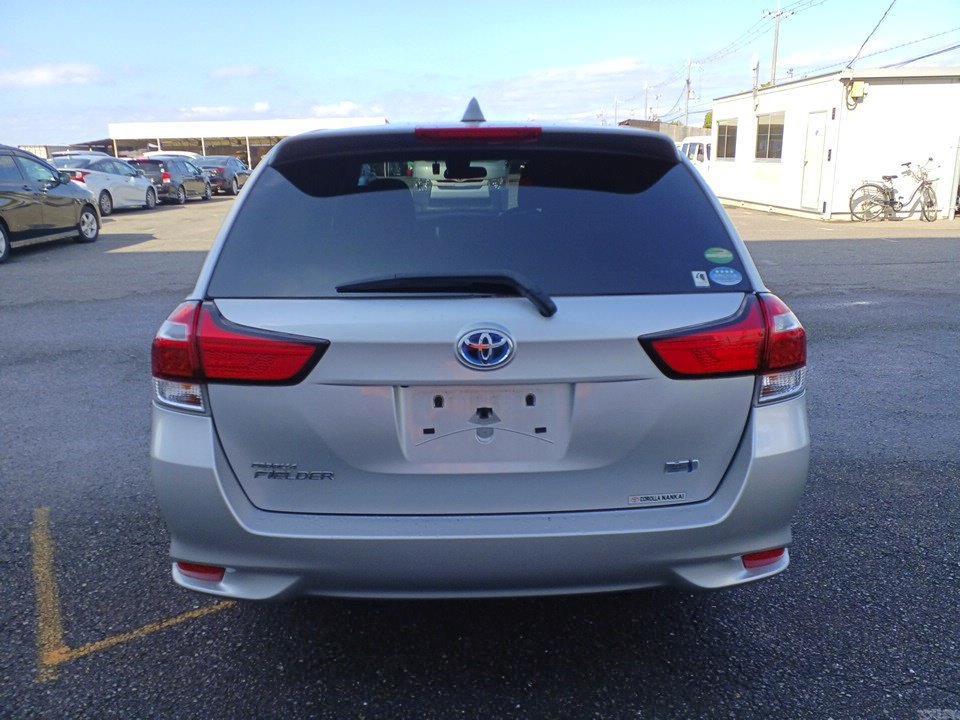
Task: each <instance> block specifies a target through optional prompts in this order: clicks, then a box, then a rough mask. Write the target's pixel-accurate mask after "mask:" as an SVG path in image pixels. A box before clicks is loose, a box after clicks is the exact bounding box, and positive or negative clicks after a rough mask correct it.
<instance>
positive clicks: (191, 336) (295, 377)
mask: <svg viewBox="0 0 960 720" xmlns="http://www.w3.org/2000/svg"><path fill="white" fill-rule="evenodd" d="M328 346H329V343H328V342H327V341H325V340H318V341H313V340H306V339H303V338H299V337H291V336H287V335H283V334H280V333H272V332H267V331H262V330H257V329H255V328H248V327H244V326H241V325H235V324H233V323H231V322H230V321H229V320H226V319H225V318H224V317H223V316H222V315H221V314H220V312H219V311H218V310H217V306H216V305H214V304H213V303H212V302H207V303H203V304H201V303H199V302H185V303H183V304H181V305H180V306H178V307H177V309H176V310H174V311H173V313H171V315H170V317H169V318H167V321H166V322H165V323H163V325H161V326H160V330H159V331H158V332H157V335H156V337H155V338H154V340H153V350H152V365H153V377H154V379H155V380H154V385H155V388H156V394H157V399H159V400H160V401H161V402H163V403H165V404H167V405H174V406H176V407H185V408H190V409H195V410H202V409H203V393H202V391H201V388H200V383H203V382H227V383H250V384H264V385H267V384H274V385H288V384H294V383H297V382H300V381H301V380H302V379H303V378H304V377H306V375H307V373H309V372H310V370H311V369H312V368H313V366H314V365H315V364H316V362H317V361H318V360H319V359H320V358H321V357H322V356H323V353H324V352H325V351H326V349H327V347H328Z"/></svg>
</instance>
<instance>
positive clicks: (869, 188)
mask: <svg viewBox="0 0 960 720" xmlns="http://www.w3.org/2000/svg"><path fill="white" fill-rule="evenodd" d="M886 204H887V191H886V188H884V187H882V186H881V185H877V184H876V183H865V184H863V185H861V186H860V187H858V188H857V189H856V190H854V191H853V193H852V194H851V195H850V219H851V220H860V221H863V222H866V221H869V220H876V219H877V218H878V217H880V216H881V215H883V209H884V207H885V206H886Z"/></svg>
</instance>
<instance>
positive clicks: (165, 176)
mask: <svg viewBox="0 0 960 720" xmlns="http://www.w3.org/2000/svg"><path fill="white" fill-rule="evenodd" d="M171 180H172V177H171V175H170V173H168V172H167V171H166V170H164V171H163V172H162V173H160V182H165V183H168V182H170V181H171Z"/></svg>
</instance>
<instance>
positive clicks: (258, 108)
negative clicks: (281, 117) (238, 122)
mask: <svg viewBox="0 0 960 720" xmlns="http://www.w3.org/2000/svg"><path fill="white" fill-rule="evenodd" d="M269 109H270V103H268V102H267V101H266V100H260V101H259V102H255V103H254V104H253V111H254V112H255V113H264V112H266V111H267V110H269Z"/></svg>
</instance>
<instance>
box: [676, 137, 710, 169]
mask: <svg viewBox="0 0 960 720" xmlns="http://www.w3.org/2000/svg"><path fill="white" fill-rule="evenodd" d="M712 150H713V142H712V138H711V136H710V135H691V136H690V137H686V138H684V139H683V141H682V142H681V143H680V154H681V155H686V156H687V157H688V158H690V160H691V161H693V162H695V163H704V162H709V161H710V159H711V157H712V156H713V153H712Z"/></svg>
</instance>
